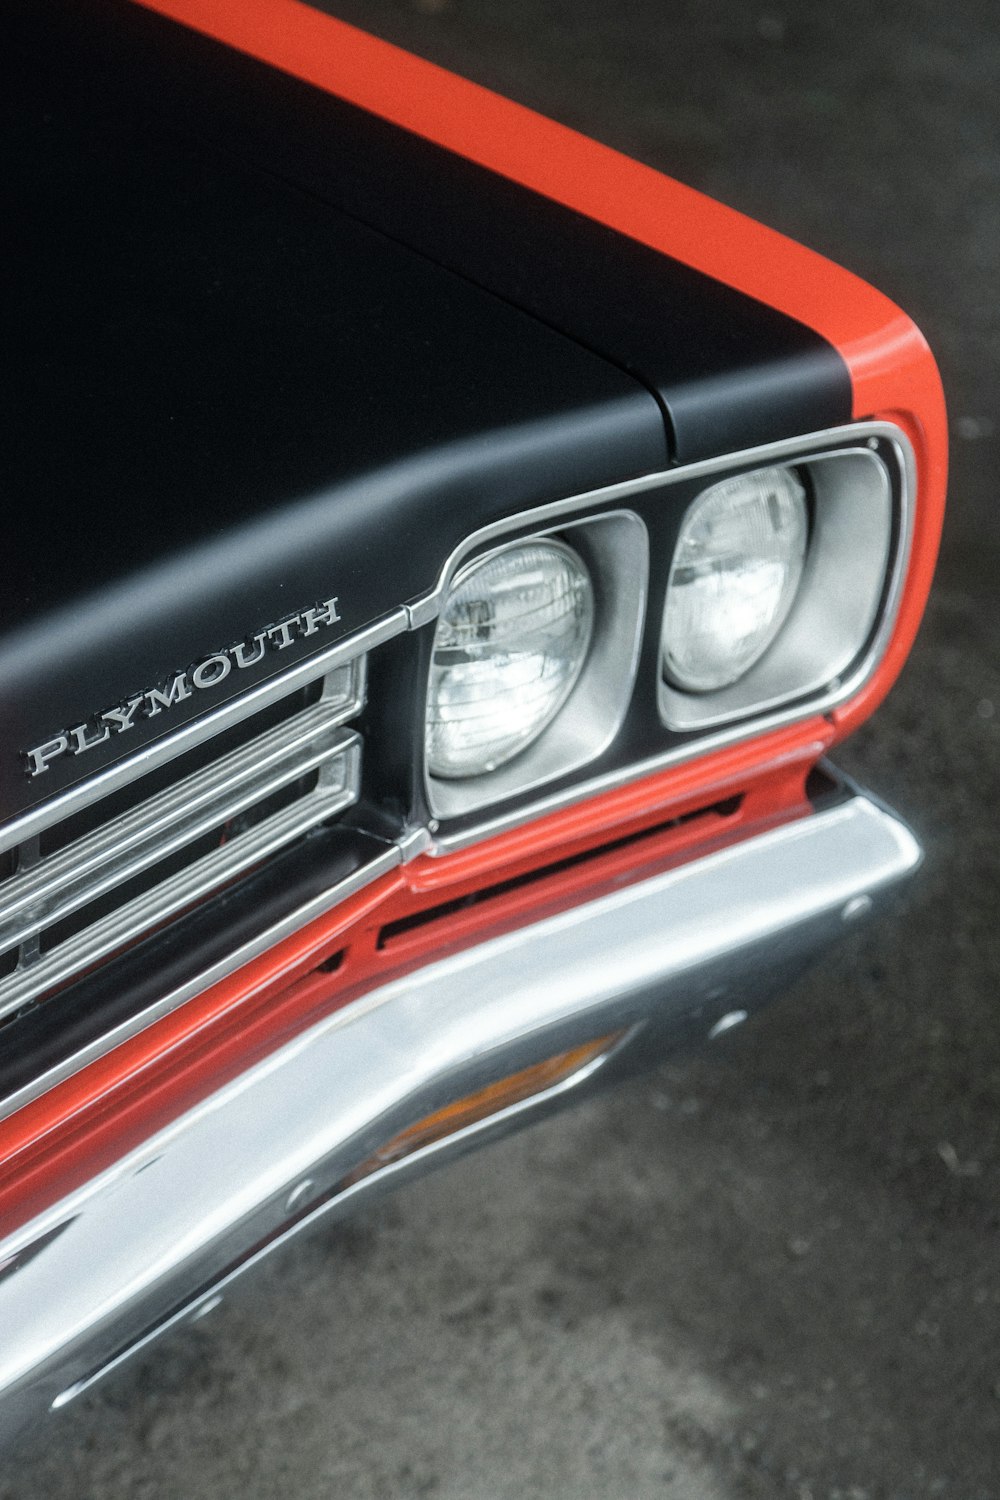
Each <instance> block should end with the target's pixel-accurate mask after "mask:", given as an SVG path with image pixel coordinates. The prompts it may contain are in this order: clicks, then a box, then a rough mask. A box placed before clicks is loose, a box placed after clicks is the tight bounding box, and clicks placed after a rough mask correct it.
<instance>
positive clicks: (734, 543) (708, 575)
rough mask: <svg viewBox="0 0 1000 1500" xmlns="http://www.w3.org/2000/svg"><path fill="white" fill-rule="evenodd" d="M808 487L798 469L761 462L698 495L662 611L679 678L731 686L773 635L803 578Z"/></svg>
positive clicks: (666, 645)
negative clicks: (753, 469) (764, 465)
mask: <svg viewBox="0 0 1000 1500" xmlns="http://www.w3.org/2000/svg"><path fill="white" fill-rule="evenodd" d="M808 533H809V517H808V511H807V507H806V494H805V490H804V488H803V486H802V484H801V482H800V480H799V478H798V476H797V475H796V473H795V471H794V469H791V468H770V469H758V470H756V472H754V473H751V474H740V475H737V476H736V477H735V478H733V479H726V480H724V481H723V482H722V483H721V484H715V485H713V486H712V487H711V489H707V490H705V491H704V493H703V494H701V495H699V496H698V498H697V499H696V500H695V501H694V503H693V504H692V506H691V508H690V510H689V511H688V513H687V515H686V517H685V519H684V523H683V525H682V527H681V531H680V536H679V537H678V539H677V547H676V550H675V552H674V560H673V564H672V567H671V570H670V582H669V584H668V586H667V597H666V601H665V604H664V610H663V672H664V676H665V677H666V678H667V679H668V680H669V681H670V682H672V683H673V684H674V685H675V686H676V687H679V688H684V689H686V690H687V691H689V692H696V693H707V692H713V691H715V690H717V689H719V688H723V687H728V686H729V685H730V684H731V683H734V682H736V681H738V680H739V678H740V677H742V676H743V674H744V673H745V672H747V671H749V669H750V668H751V667H752V666H753V664H754V662H756V661H757V660H758V659H759V658H760V657H761V656H763V654H764V652H765V651H766V650H767V648H768V646H769V645H770V644H771V642H772V641H773V640H774V639H775V637H776V636H777V634H778V632H779V631H780V629H781V627H782V625H783V624H784V621H785V618H786V616H787V614H788V611H789V609H790V608H791V606H792V601H793V599H794V598H795V594H796V591H797V589H798V586H799V582H800V580H801V577H802V566H803V562H804V560H805V555H806V542H807V540H808Z"/></svg>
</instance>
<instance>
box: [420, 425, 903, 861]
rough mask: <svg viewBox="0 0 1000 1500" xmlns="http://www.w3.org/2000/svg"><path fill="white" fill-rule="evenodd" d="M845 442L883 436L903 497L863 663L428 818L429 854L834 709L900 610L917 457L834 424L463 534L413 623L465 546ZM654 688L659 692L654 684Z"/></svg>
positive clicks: (892, 439) (899, 439) (883, 429)
mask: <svg viewBox="0 0 1000 1500" xmlns="http://www.w3.org/2000/svg"><path fill="white" fill-rule="evenodd" d="M847 440H856V441H857V442H859V443H865V442H870V443H872V444H875V443H877V442H878V441H879V440H882V441H884V442H886V443H888V444H889V445H890V446H891V447H892V449H893V451H894V452H895V455H896V458H897V462H898V480H899V495H900V515H899V540H898V544H897V547H896V551H895V555H894V558H893V563H892V574H891V577H890V579H889V586H888V589H887V592H886V598H885V601H884V604H883V607H882V612H881V616H880V622H879V625H878V626H877V628H876V630H875V632H874V634H873V637H872V640H871V643H870V645H869V648H868V650H867V652H866V653H865V655H864V657H863V658H862V659H861V661H859V663H858V665H857V667H856V668H855V670H854V672H852V673H851V674H850V675H849V676H847V677H845V678H843V679H842V680H840V681H839V682H836V683H831V684H830V685H829V687H828V688H827V690H826V691H825V692H819V693H813V694H812V695H811V696H809V697H808V698H806V699H805V700H804V701H803V700H799V701H796V702H795V703H793V704H786V705H785V706H784V707H781V706H779V707H777V708H775V709H774V710H772V711H770V712H766V713H763V714H759V715H752V716H751V717H749V718H746V719H740V720H738V721H736V722H730V723H728V724H726V725H724V726H722V727H721V728H719V729H716V730H714V731H711V732H708V733H706V734H704V735H700V736H699V737H698V738H697V739H695V740H692V741H691V742H690V743H688V744H685V745H682V746H678V747H675V748H674V749H671V750H666V751H664V752H663V753H662V754H660V755H653V756H650V757H648V758H647V759H646V760H644V761H641V762H637V763H635V764H633V765H630V766H624V767H622V768H620V769H618V770H616V771H612V772H609V773H607V774H606V775H603V776H596V777H591V778H588V779H585V780H581V781H578V782H575V783H574V784H573V785H572V786H570V787H566V788H564V789H562V790H561V791H559V792H555V793H552V794H551V795H549V796H547V797H542V798H541V799H539V800H536V801H533V802H532V803H531V804H530V805H526V806H521V807H518V808H516V809H514V810H513V811H508V812H500V813H497V814H495V815H494V816H493V817H487V818H484V819H483V821H482V822H481V823H477V824H476V825H475V826H474V827H471V828H467V829H464V830H462V832H461V833H445V834H442V833H441V832H440V831H439V829H438V827H437V825H436V824H432V825H431V828H432V832H433V833H434V846H433V848H432V850H431V853H433V854H438V855H444V854H448V853H450V852H452V851H453V850H458V849H466V848H468V847H469V846H470V845H471V844H477V843H480V842H481V841H482V840H483V839H486V838H490V837H492V836H493V835H495V834H498V833H504V832H506V831H507V830H509V829H511V828H517V827H519V826H520V825H521V824H523V823H526V822H529V821H530V820H531V819H533V818H537V817H540V816H542V815H543V814H545V813H549V812H556V811H558V810H559V809H560V808H563V807H570V806H572V805H573V804H574V803H577V802H580V801H583V800H584V799H585V798H587V797H593V796H597V795H598V794H599V793H601V792H607V791H613V790H614V789H615V788H617V787H620V786H627V785H628V784H629V783H630V782H633V781H638V780H640V779H641V778H642V777H644V776H649V775H652V774H653V773H654V772H656V771H661V770H664V769H665V768H666V767H667V766H672V765H680V764H683V763H684V762H685V761H689V760H693V759H695V758H697V757H698V756H701V755H707V754H709V753H711V752H712V751H715V750H721V749H724V748H725V747H726V746H728V745H733V744H738V743H739V742H741V741H743V740H748V739H754V738H756V737H757V736H758V735H761V734H765V733H767V732H768V731H769V730H772V729H779V728H781V727H782V726H783V725H785V724H793V723H795V722H796V721H797V720H800V719H807V718H811V717H813V716H814V715H816V714H823V713H827V712H828V711H829V710H830V709H831V708H835V707H836V706H837V704H839V703H843V702H844V701H845V700H846V699H848V698H850V697H852V696H853V695H854V694H855V693H856V692H858V691H859V689H860V688H861V687H863V686H864V684H865V682H866V681H867V680H868V678H869V677H870V676H871V675H872V673H873V672H874V671H875V668H876V667H877V665H878V663H879V661H880V660H881V658H882V656H883V654H884V652H885V650H886V647H887V646H888V644H889V640H890V638H891V635H892V630H893V626H894V624H895V620H896V615H897V613H898V610H899V604H900V600H901V598H902V592H903V584H904V581H905V578H906V566H907V562H908V560H909V553H910V545H911V541H912V535H913V520H914V500H915V495H916V460H915V458H914V454H913V449H912V447H911V445H910V442H909V439H908V438H907V436H906V434H905V433H904V432H903V431H902V430H901V429H900V428H898V427H896V426H895V424H894V423H892V422H857V423H851V424H850V425H848V426H846V427H831V428H827V429H826V430H825V431H822V432H814V433H810V434H809V435H807V436H806V437H801V438H795V439H793V440H791V441H785V442H780V443H768V444H765V445H764V446H762V447H758V448H748V449H745V450H744V451H743V452H742V453H729V454H726V456H725V457H723V458H713V459H706V460H704V461H703V462H701V463H697V464H689V465H688V466H687V467H686V468H677V469H670V470H667V471H666V472H665V473H662V474H646V475H643V476H642V477H641V478H639V479H632V480H627V481H625V482H624V483H622V484H616V485H609V486H608V487H607V488H605V489H601V490H591V491H589V492H588V493H587V494H584V495H578V496H576V497H575V498H573V499H570V500H560V501H557V502H556V503H555V504H553V505H545V506H541V507H539V508H538V509H537V510H534V511H528V512H524V513H523V514H522V515H520V516H517V517H512V518H510V519H509V520H505V521H499V522H496V523H495V524H494V525H492V526H488V527H484V528H483V529H482V530H481V531H477V532H474V533H473V535H472V536H470V537H468V538H466V540H465V541H464V542H463V543H462V544H461V546H460V547H458V548H456V550H455V551H454V552H453V553H452V555H451V557H450V558H449V559H448V562H447V563H446V564H445V567H444V568H443V569H442V572H441V577H440V579H439V581H438V584H437V587H436V588H435V589H434V591H433V592H432V593H431V594H429V595H428V596H427V598H426V599H425V600H422V601H421V602H420V604H419V605H418V606H415V607H414V608H413V609H412V610H411V615H412V617H413V618H414V619H415V620H416V621H417V623H419V624H425V623H427V622H429V621H430V620H433V619H434V618H436V615H437V612H438V609H439V607H440V601H441V598H442V595H443V593H444V590H445V588H446V587H447V582H448V579H449V578H450V576H451V573H452V571H453V570H454V568H456V567H457V566H458V565H459V564H460V563H461V561H462V559H463V558H464V557H465V556H467V555H468V553H469V552H470V551H474V550H476V548H478V547H480V546H482V545H483V544H484V543H487V542H490V541H492V540H493V539H494V538H496V537H498V536H505V535H507V534H508V533H509V532H511V531H515V530H516V531H522V530H528V531H530V530H531V528H532V527H536V526H545V525H547V524H548V523H550V522H552V521H554V520H558V519H559V518H566V517H569V516H576V515H580V514H581V512H585V513H587V514H590V513H591V512H592V511H593V509H594V507H597V506H607V505H610V504H614V505H616V506H617V505H619V504H620V503H621V502H623V501H626V500H628V499H629V498H630V497H633V496H635V495H639V494H644V493H645V492H647V491H648V490H652V489H658V488H661V487H662V486H663V485H669V484H676V483H680V482H681V481H686V480H690V479H700V478H703V477H704V478H709V477H714V476H715V475H718V474H721V473H728V472H730V471H731V470H732V469H734V468H737V467H742V466H743V465H745V464H757V463H760V464H761V465H765V464H768V463H772V462H774V461H776V460H779V459H785V460H788V459H794V458H798V457H807V456H808V457H810V458H817V459H818V458H821V457H824V456H825V455H826V451H827V449H828V448H829V445H830V444H835V443H843V442H846V441H847ZM652 691H653V692H655V691H656V687H655V684H654V685H653V688H652ZM822 750H823V747H822V746H820V747H818V753H820V754H821V753H822Z"/></svg>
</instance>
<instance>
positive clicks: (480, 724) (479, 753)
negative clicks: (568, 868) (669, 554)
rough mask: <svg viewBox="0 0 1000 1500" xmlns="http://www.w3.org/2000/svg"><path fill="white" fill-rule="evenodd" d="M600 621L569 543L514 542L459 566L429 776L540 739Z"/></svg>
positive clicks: (447, 608)
mask: <svg viewBox="0 0 1000 1500" xmlns="http://www.w3.org/2000/svg"><path fill="white" fill-rule="evenodd" d="M593 625H594V590H593V585H592V583H591V580H590V575H589V573H588V572H587V569H586V567H585V566H584V564H583V562H582V561H581V559H580V558H579V557H578V556H577V555H576V553H575V552H573V551H571V550H570V548H569V547H567V546H565V545H564V544H563V543H562V542H556V541H551V540H549V539H548V538H546V539H545V540H536V541H530V542H515V543H513V544H512V545H511V546H509V547H504V548H503V549H502V550H501V551H498V552H494V553H491V554H490V555H489V556H487V557H484V558H481V559H479V560H478V561H477V562H474V563H472V564H471V565H470V566H469V567H468V568H466V569H465V570H464V572H462V573H460V574H459V576H458V577H457V578H456V580H455V582H454V583H453V584H452V586H451V588H450V589H449V591H448V593H447V595H446V596H445V599H444V603H443V605H442V608H441V615H440V618H439V620H438V625H437V631H436V634H435V636H434V654H433V658H432V661H431V671H430V681H429V684H428V691H427V719H426V746H427V765H428V769H429V771H430V773H431V775H432V776H440V777H446V778H452V777H462V776H477V775H481V774H482V773H483V772H485V771H492V770H495V769H496V768H497V767H498V766H502V765H504V764H505V763H506V762H507V761H509V760H511V759H512V758H513V757H514V756H515V755H517V754H518V752H519V751H520V750H523V749H524V748H525V747H526V746H527V745H530V744H531V743H532V742H533V741H534V740H536V739H537V738H538V736H539V735H540V734H541V733H542V731H543V729H545V728H546V726H547V725H549V724H550V723H551V722H552V720H553V719H554V718H555V716H556V714H557V713H558V712H559V709H560V708H561V707H562V705H563V703H565V701H566V699H567V698H568V697H569V694H570V692H571V691H572V689H573V685H574V683H575V682H576V680H577V678H578V677H579V675H580V671H581V669H582V667H583V664H584V661H585V660H586V656H587V649H588V647H589V645H590V638H591V634H592V632H593Z"/></svg>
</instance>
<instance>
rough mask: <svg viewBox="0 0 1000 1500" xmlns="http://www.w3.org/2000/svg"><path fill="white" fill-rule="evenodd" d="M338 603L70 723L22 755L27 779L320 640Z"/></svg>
mask: <svg viewBox="0 0 1000 1500" xmlns="http://www.w3.org/2000/svg"><path fill="white" fill-rule="evenodd" d="M337 602H338V601H337V600H336V599H324V600H322V601H321V602H320V603H319V604H314V605H313V606H312V607H311V608H310V609H304V610H301V611H300V612H299V613H298V614H296V615H289V616H288V617H287V618H286V619H284V620H279V621H278V622H277V623H276V624H274V625H269V626H267V627H266V628H265V629H264V630H260V631H258V632H257V633H256V634H255V635H252V636H247V637H246V638H245V639H244V640H242V641H237V642H236V643H235V645H232V646H226V647H225V648H224V649H223V650H222V651H213V652H212V653H211V654H210V655H208V656H204V657H202V659H201V660H200V661H197V662H195V663H194V664H193V665H192V666H190V667H187V668H185V670H184V671H183V672H173V673H171V675H170V676H169V677H168V678H166V679H165V680H164V681H163V682H160V683H157V685H156V686H155V687H151V688H146V689H145V690H144V691H143V692H141V693H134V694H132V695H131V696H130V697H128V698H125V699H123V700H122V701H121V702H120V703H116V704H114V705H113V706H112V707H111V708H105V709H102V711H101V712H100V713H99V714H95V715H94V716H93V718H91V719H87V720H85V722H84V723H82V724H72V725H70V726H69V728H67V729H63V730H61V731H60V732H59V733H58V734H55V735H53V736H52V738H51V739H49V740H46V741H45V742H44V743H43V744H41V745H36V746H35V747H34V749H32V750H26V751H25V752H24V753H23V757H22V759H23V761H24V767H25V773H26V774H27V775H28V776H31V777H34V776H41V775H43V774H44V773H45V772H46V771H47V770H48V769H49V767H50V766H51V765H52V764H53V762H54V761H57V760H60V759H62V757H63V756H65V755H73V756H76V755H82V754H84V752H85V751H87V750H92V749H93V748H94V747H95V746H96V745H103V744H104V743H105V742H106V741H107V740H109V739H111V738H112V737H113V736H116V735H119V734H127V733H128V731H129V730H130V729H134V728H135V726H136V724H138V723H140V722H142V721H143V720H146V719H152V718H155V717H156V716H157V715H158V714H161V713H164V712H166V711H167V710H168V709H171V708H173V707H174V706H175V705H176V704H178V703H184V702H186V700H187V699H189V698H191V697H192V696H193V695H194V694H195V693H202V692H208V691H211V689H212V688H215V687H218V686H219V684H220V683H222V682H224V681H225V680H226V678H227V677H228V676H229V675H230V673H231V672H233V671H236V672H243V671H245V670H246V669H247V667H254V666H256V665H257V663H258V662H261V661H263V659H264V657H265V656H266V655H268V653H269V652H275V651H287V649H288V647H289V646H291V645H293V644H294V642H295V641H296V640H300V639H303V638H306V637H309V636H314V635H316V634H317V633H318V632H319V631H320V630H322V629H325V628H327V627H329V626H330V625H335V624H336V623H337V622H338V621H339V620H340V614H339V612H338V609H337Z"/></svg>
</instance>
